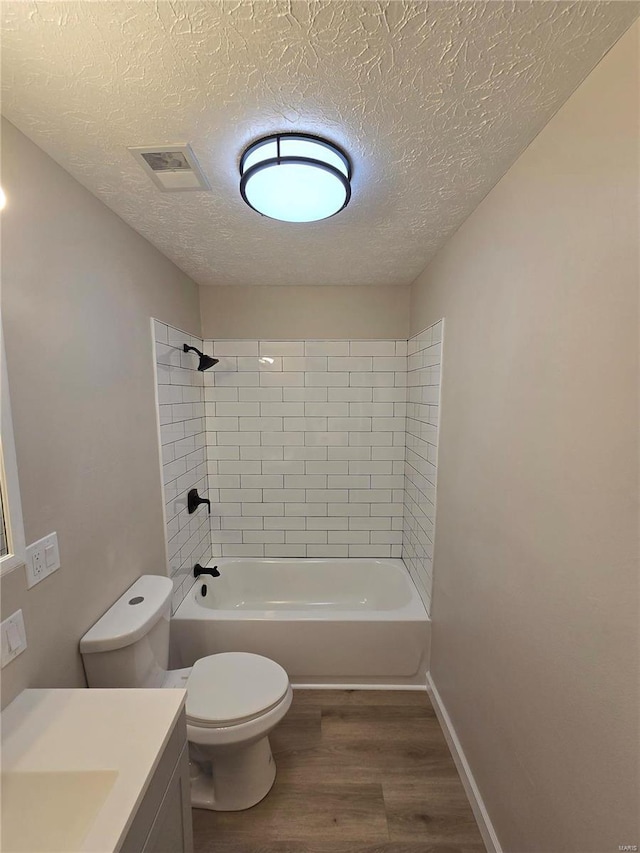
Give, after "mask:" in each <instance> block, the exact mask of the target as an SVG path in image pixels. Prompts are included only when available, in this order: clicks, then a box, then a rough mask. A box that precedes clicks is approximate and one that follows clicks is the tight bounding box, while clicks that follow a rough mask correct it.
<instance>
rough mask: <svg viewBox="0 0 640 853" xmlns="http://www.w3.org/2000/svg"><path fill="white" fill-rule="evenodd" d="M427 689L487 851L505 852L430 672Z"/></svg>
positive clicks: (493, 852)
mask: <svg viewBox="0 0 640 853" xmlns="http://www.w3.org/2000/svg"><path fill="white" fill-rule="evenodd" d="M427 691H428V693H429V696H430V697H431V699H432V701H433V708H434V710H435V712H436V716H437V718H438V720H439V722H440V725H441V726H442V731H443V732H444V736H445V739H446V741H447V744H448V746H449V749H450V751H451V756H452V758H453V760H454V762H455V765H456V767H457V769H458V773H459V774H460V779H461V780H462V784H463V786H464V789H465V791H466V794H467V797H468V798H469V804H470V806H471V809H472V811H473V814H474V816H475V819H476V821H477V822H478V828H479V829H480V834H481V835H482V840H483V841H484V843H485V846H486V848H487V853H503V850H502V847H501V846H500V841H499V840H498V836H497V834H496V831H495V829H494V827H493V824H492V823H491V818H490V817H489V812H488V811H487V808H486V806H485V804H484V801H483V799H482V796H481V794H480V790H479V788H478V786H477V784H476V780H475V779H474V778H473V773H472V772H471V768H470V767H469V762H468V761H467V759H466V756H465V754H464V752H463V751H462V746H461V744H460V741H459V740H458V735H457V734H456V730H455V729H454V727H453V723H452V722H451V718H450V717H449V714H448V713H447V709H446V708H445V706H444V704H443V702H442V698H441V696H440V694H439V693H438V690H437V688H436V686H435V684H434V683H433V680H432V678H431V673H430V672H428V673H427Z"/></svg>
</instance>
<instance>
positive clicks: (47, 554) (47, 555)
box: [26, 533, 60, 587]
mask: <svg viewBox="0 0 640 853" xmlns="http://www.w3.org/2000/svg"><path fill="white" fill-rule="evenodd" d="M26 556H27V564H26V565H27V586H28V587H32V586H35V585H36V584H37V583H40V581H41V580H43V579H44V578H46V577H47V575H50V574H51V572H55V570H56V569H59V568H60V552H59V551H58V534H57V533H50V534H49V535H48V536H45V537H44V538H43V539H38V541H37V542H33V543H32V544H31V545H28V546H27V548H26Z"/></svg>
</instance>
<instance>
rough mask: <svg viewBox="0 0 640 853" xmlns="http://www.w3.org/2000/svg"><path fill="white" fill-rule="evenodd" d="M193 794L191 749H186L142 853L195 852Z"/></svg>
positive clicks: (183, 751)
mask: <svg viewBox="0 0 640 853" xmlns="http://www.w3.org/2000/svg"><path fill="white" fill-rule="evenodd" d="M190 793H191V792H190V782H189V757H188V747H186V746H185V747H184V749H183V750H182V755H181V756H180V760H179V761H178V763H177V765H176V768H175V770H174V772H173V776H172V777H171V781H170V782H169V785H168V786H167V790H166V793H165V795H164V799H163V800H162V804H161V806H160V808H159V810H158V814H157V816H156V819H155V821H154V823H153V826H152V827H151V831H150V833H149V836H148V838H147V841H146V844H145V845H144V848H143V851H142V853H192V851H193V831H192V827H191V801H190Z"/></svg>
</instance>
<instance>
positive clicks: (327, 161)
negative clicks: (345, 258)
mask: <svg viewBox="0 0 640 853" xmlns="http://www.w3.org/2000/svg"><path fill="white" fill-rule="evenodd" d="M240 176H241V177H240V194H241V195H242V198H243V199H244V200H245V201H246V203H247V204H248V205H249V207H252V208H253V209H254V210H256V211H257V212H258V213H261V214H262V215H263V216H268V217H270V218H271V219H279V220H280V221H282V222H316V221H317V220H319V219H327V218H328V217H329V216H333V215H334V214H336V213H339V212H340V211H341V210H343V209H344V208H345V207H346V206H347V205H348V204H349V199H350V198H351V183H350V181H351V163H350V161H349V158H348V157H347V155H346V154H345V153H344V152H343V151H341V150H340V149H339V148H338V147H337V146H336V145H333V144H332V143H331V142H327V141H326V140H325V139H321V138H320V137H319V136H309V135H308V134H305V133H275V134H273V135H272V136H265V137H263V138H262V139H259V140H258V141H257V142H254V143H253V144H252V145H250V146H249V147H248V148H247V149H246V150H245V152H244V154H243V155H242V158H241V160H240Z"/></svg>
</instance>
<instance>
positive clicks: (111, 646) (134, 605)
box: [80, 575, 173, 655]
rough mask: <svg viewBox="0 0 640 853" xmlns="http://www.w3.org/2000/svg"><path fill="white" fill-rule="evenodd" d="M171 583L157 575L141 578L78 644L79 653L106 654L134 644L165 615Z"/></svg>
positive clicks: (171, 592) (171, 587) (169, 597)
mask: <svg viewBox="0 0 640 853" xmlns="http://www.w3.org/2000/svg"><path fill="white" fill-rule="evenodd" d="M172 594H173V583H172V581H171V580H170V579H169V578H166V577H161V576H160V575H142V577H141V578H138V580H137V581H136V582H135V583H134V584H133V586H130V587H129V589H128V590H127V591H126V592H125V593H124V595H121V596H120V598H119V599H118V600H117V601H116V602H115V604H112V605H111V607H110V608H109V609H108V610H107V612H106V613H105V614H104V616H102V617H101V618H100V619H98V621H97V622H96V624H95V625H94V626H93V628H90V629H89V630H88V631H87V633H86V634H85V635H84V637H83V638H82V639H81V640H80V652H81V653H82V654H83V655H84V654H91V653H95V652H110V651H114V650H115V649H122V648H124V647H125V646H129V645H131V643H135V642H136V641H137V640H139V639H141V637H144V635H145V634H146V633H147V632H148V631H150V630H151V628H153V626H154V625H155V623H156V622H157V621H158V620H159V619H160V617H161V616H162V615H163V613H164V612H165V611H166V609H167V607H168V605H169V601H170V599H171V595H172Z"/></svg>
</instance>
